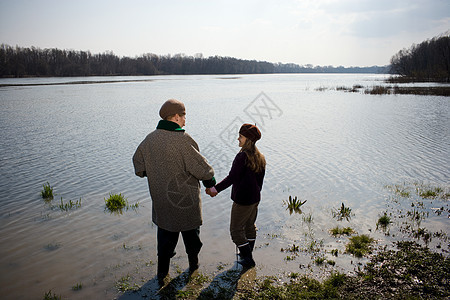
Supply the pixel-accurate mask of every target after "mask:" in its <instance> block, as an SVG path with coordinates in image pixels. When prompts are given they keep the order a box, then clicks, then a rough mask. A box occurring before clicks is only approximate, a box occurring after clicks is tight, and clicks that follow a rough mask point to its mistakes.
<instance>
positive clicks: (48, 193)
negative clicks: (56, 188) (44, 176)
mask: <svg viewBox="0 0 450 300" xmlns="http://www.w3.org/2000/svg"><path fill="white" fill-rule="evenodd" d="M43 187H44V189H43V190H42V191H41V196H42V198H44V199H46V200H51V199H53V188H52V187H51V186H50V183H48V181H47V183H46V184H44V185H43Z"/></svg>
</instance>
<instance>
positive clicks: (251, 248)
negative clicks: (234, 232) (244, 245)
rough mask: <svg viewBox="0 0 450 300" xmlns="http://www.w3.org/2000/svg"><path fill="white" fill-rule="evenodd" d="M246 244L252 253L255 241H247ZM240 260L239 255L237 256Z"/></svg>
mask: <svg viewBox="0 0 450 300" xmlns="http://www.w3.org/2000/svg"><path fill="white" fill-rule="evenodd" d="M248 244H249V246H250V251H251V252H252V253H253V249H254V248H255V240H253V241H248ZM238 255H239V257H240V258H243V257H242V255H241V253H239V254H238Z"/></svg>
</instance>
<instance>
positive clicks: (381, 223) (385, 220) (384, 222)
mask: <svg viewBox="0 0 450 300" xmlns="http://www.w3.org/2000/svg"><path fill="white" fill-rule="evenodd" d="M391 223H392V221H391V217H389V216H388V215H387V213H384V215H382V216H381V217H380V218H378V222H377V230H378V227H381V229H382V230H386V229H387V227H388V226H389V224H391Z"/></svg>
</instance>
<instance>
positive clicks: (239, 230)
mask: <svg viewBox="0 0 450 300" xmlns="http://www.w3.org/2000/svg"><path fill="white" fill-rule="evenodd" d="M260 138H261V132H260V131H259V129H258V128H257V127H256V125H251V124H244V125H242V126H241V129H240V130H239V138H238V141H239V147H241V150H240V151H239V153H238V154H237V155H236V157H235V158H234V161H233V165H232V167H231V170H230V173H229V174H228V176H227V177H225V179H224V180H222V181H221V182H220V183H218V184H216V185H215V186H214V187H212V188H210V189H206V193H207V194H208V195H210V196H211V197H214V196H216V195H217V194H218V193H220V192H221V191H223V190H225V189H226V188H228V187H229V186H230V185H233V187H232V189H231V199H232V200H233V201H234V202H233V206H232V208H231V222H230V233H231V239H232V240H233V242H234V243H235V244H236V246H237V247H238V248H239V252H240V256H241V258H242V260H240V261H238V263H240V264H241V265H242V266H243V267H245V268H252V267H254V266H255V261H254V260H253V256H252V252H253V248H254V246H255V239H256V226H255V221H256V216H257V214H258V204H259V201H260V200H261V189H262V186H263V180H264V174H265V169H266V160H265V158H264V155H262V154H261V152H259V150H258V148H256V145H255V143H256V141H258V140H259V139H260Z"/></svg>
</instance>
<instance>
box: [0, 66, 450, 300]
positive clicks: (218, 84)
mask: <svg viewBox="0 0 450 300" xmlns="http://www.w3.org/2000/svg"><path fill="white" fill-rule="evenodd" d="M384 77H385V76H384V75H361V74H358V75H353V74H345V75H342V74H333V75H329V74H289V75H287V74H285V75H243V76H160V77H159V76H157V77H132V78H130V77H125V78H122V77H111V78H106V79H105V78H98V77H97V78H95V77H92V78H88V79H86V78H45V79H2V80H0V84H3V83H33V84H35V83H64V82H73V81H86V80H90V81H92V82H95V81H103V80H111V81H116V80H121V79H126V80H130V79H136V80H142V79H150V80H151V81H145V82H115V83H93V84H80V85H78V84H77V85H73V84H68V85H44V86H20V87H2V88H0V140H1V143H0V176H1V178H0V179H1V180H0V191H1V195H2V197H1V199H0V203H1V207H0V268H1V275H0V282H1V284H0V294H1V295H2V297H4V296H6V298H8V299H19V298H42V297H43V295H44V294H45V293H46V292H47V291H49V290H50V289H51V290H52V292H54V293H56V294H60V295H63V296H64V297H68V298H75V299H76V298H80V299H81V298H86V297H88V298H106V299H112V298H114V297H116V296H117V290H116V288H115V287H114V285H115V283H117V282H118V280H119V279H121V278H122V277H123V276H126V275H130V276H131V278H132V283H137V284H139V285H143V284H145V283H146V282H148V281H149V280H151V279H152V278H153V277H154V276H155V274H156V264H155V263H156V237H155V235H156V227H155V226H154V225H152V223H151V200H150V198H149V193H148V187H147V183H146V180H144V179H141V178H138V177H136V176H135V175H134V170H133V166H132V162H131V157H132V155H133V153H134V151H135V149H136V147H137V145H138V144H139V143H140V141H142V139H143V138H144V137H145V136H146V135H147V134H148V133H149V132H150V131H152V130H154V128H155V126H156V124H157V122H158V120H159V117H158V111H159V108H160V106H161V104H162V103H163V102H164V101H165V100H167V99H169V98H177V99H180V100H182V101H184V102H185V104H186V107H187V121H186V124H187V126H186V130H187V132H188V133H189V134H190V135H191V136H192V137H193V138H194V139H195V140H196V141H197V142H198V144H199V146H200V150H201V152H203V153H204V154H205V156H206V157H207V158H208V159H209V160H210V162H211V163H212V165H213V166H214V167H215V170H216V178H217V179H219V180H220V179H222V178H223V177H224V176H225V175H226V174H227V172H228V170H229V167H230V165H231V162H232V160H233V158H234V155H235V154H236V153H237V151H238V146H237V145H238V142H237V140H236V139H237V135H236V134H237V128H236V126H240V124H241V123H242V122H253V123H255V122H256V123H257V125H258V126H260V127H261V128H262V136H263V137H262V139H261V141H259V142H258V146H259V148H260V150H261V151H262V152H263V153H264V154H265V156H266V159H267V162H268V166H267V172H266V179H265V183H264V188H263V194H262V198H263V201H262V202H261V205H260V212H259V216H258V220H257V226H258V227H259V233H258V241H257V245H259V246H258V248H257V249H256V251H255V258H256V261H257V263H258V267H257V273H258V276H263V275H270V274H280V273H282V272H289V271H290V272H304V273H308V272H311V273H312V275H314V276H316V277H320V276H322V275H321V274H323V273H326V272H324V271H323V270H322V269H323V268H322V269H321V268H311V269H304V268H300V269H299V266H300V267H302V266H303V267H304V266H306V265H308V264H312V258H313V257H314V256H315V255H317V254H310V253H307V254H304V255H300V256H299V257H298V258H297V259H296V260H293V261H286V260H285V257H286V253H283V252H281V251H280V248H281V247H287V246H289V245H292V244H293V243H297V245H301V246H303V247H306V245H308V243H310V242H311V241H314V240H317V241H322V243H323V249H322V253H324V252H325V253H326V251H329V250H331V249H333V248H338V249H340V250H342V249H343V248H344V243H345V239H344V238H341V239H336V238H332V237H330V235H329V233H328V230H329V229H331V228H332V227H334V226H336V225H343V226H352V228H354V229H355V230H356V231H358V232H359V233H369V234H370V235H371V236H373V237H374V238H375V239H377V240H378V243H379V245H383V244H387V243H388V242H390V241H392V240H395V239H396V238H399V237H400V233H398V234H397V235H396V236H392V235H391V236H385V235H384V234H382V233H380V232H378V231H375V227H376V225H375V224H376V221H377V219H378V217H379V216H380V215H381V214H382V213H383V212H384V211H387V209H388V208H389V207H390V206H392V205H395V203H394V204H392V202H390V200H389V199H392V193H390V192H389V190H388V189H386V187H385V186H386V185H393V184H403V183H406V184H407V185H412V184H413V183H415V182H422V183H424V184H431V185H436V186H441V187H444V188H445V189H447V191H448V187H449V184H450V182H449V179H450V172H449V166H450V155H449V149H450V138H449V130H448V129H449V128H450V105H449V99H448V98H446V97H435V96H411V95H395V96H394V95H384V96H371V95H365V94H363V93H347V92H342V91H336V90H335V87H337V86H347V87H351V86H353V85H355V84H360V85H363V86H367V87H371V86H373V85H383V84H384V83H383V81H382V80H383V79H384ZM319 88H322V89H323V90H322V91H319V90H318V89H319ZM46 182H49V183H50V184H51V186H53V187H54V192H55V193H56V194H57V195H56V196H55V198H54V200H53V201H51V202H50V203H47V202H45V201H44V200H43V199H42V198H41V196H40V191H41V190H42V185H43V184H44V183H46ZM110 193H122V194H123V195H125V197H126V198H127V199H128V202H129V203H130V204H134V203H139V208H138V209H137V210H136V211H133V210H128V211H125V212H124V213H123V214H122V215H116V214H110V213H108V212H105V203H104V198H107V197H108V196H109V194H110ZM229 195H230V190H227V191H225V192H223V193H221V194H219V195H218V196H217V197H216V198H209V196H206V195H205V196H204V197H203V218H204V225H203V226H202V227H201V236H202V240H203V242H204V246H203V249H202V252H201V256H200V260H201V262H202V265H201V271H202V272H204V273H205V274H213V275H214V274H217V273H218V272H220V271H219V269H221V267H220V268H219V267H218V266H223V267H225V268H226V269H229V268H233V267H234V266H233V262H234V259H235V254H234V251H235V248H234V245H233V244H232V242H231V239H230V237H229V232H228V226H229V214H230V207H231V201H230V200H229ZM290 195H292V196H297V197H299V198H300V199H303V200H304V199H306V200H307V203H306V204H305V205H304V207H302V208H303V215H289V213H288V212H287V211H286V207H284V206H283V205H282V204H283V200H287V198H288V197H289V196H290ZM61 198H62V200H63V202H64V203H66V202H68V201H69V200H72V201H76V200H80V199H81V202H82V206H81V207H80V208H78V209H72V210H70V211H68V212H64V211H61V210H60V209H59V208H58V204H59V203H60V202H61ZM341 203H345V205H346V206H349V207H351V208H352V212H353V213H354V216H353V217H352V219H351V220H350V221H349V222H346V221H345V222H343V223H339V222H337V221H336V220H334V219H333V218H332V216H331V210H332V209H334V208H337V207H339V206H340V204H341ZM426 205H427V206H429V207H431V206H433V207H436V206H445V205H447V207H448V204H447V203H440V202H439V201H434V203H430V204H426ZM445 214H446V212H445V213H444V214H443V216H441V217H440V218H438V217H437V216H433V215H432V216H431V217H430V218H429V219H428V220H427V221H426V223H425V224H426V225H427V226H429V227H430V228H431V229H432V230H434V231H438V230H443V231H444V232H446V233H447V234H448V233H449V231H450V230H449V221H448V220H449V219H448V218H447V216H446V215H445ZM305 216H306V217H307V216H311V217H312V218H313V222H312V223H308V222H305V220H304V218H302V217H305ZM442 247H443V248H444V250H445V249H447V250H448V245H445V243H444V244H443V245H442ZM177 253H178V254H177V256H176V257H175V259H174V260H173V265H172V267H171V274H172V276H176V268H177V267H178V268H179V269H181V270H184V269H186V268H187V259H186V255H185V253H184V246H183V243H182V242H181V240H180V242H179V245H178V247H177ZM353 259H354V258H352V257H351V256H348V255H340V256H339V258H335V260H336V267H335V269H337V270H346V271H351V270H352V269H353V265H351V264H350V261H351V260H353ZM310 270H312V271H310ZM78 283H82V286H83V288H82V290H80V291H72V287H73V286H75V285H77V284H78Z"/></svg>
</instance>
